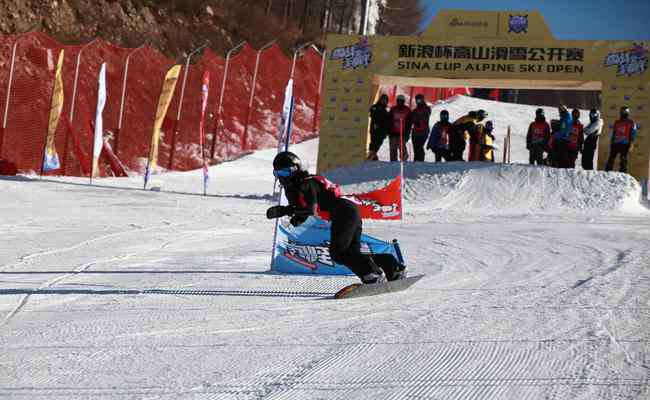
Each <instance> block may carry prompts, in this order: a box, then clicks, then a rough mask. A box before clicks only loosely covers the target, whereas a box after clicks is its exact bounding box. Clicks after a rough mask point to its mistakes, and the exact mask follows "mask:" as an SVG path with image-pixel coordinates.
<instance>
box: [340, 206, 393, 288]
mask: <svg viewBox="0 0 650 400" xmlns="http://www.w3.org/2000/svg"><path fill="white" fill-rule="evenodd" d="M330 219H331V222H332V228H331V238H330V257H332V261H334V262H336V263H338V264H343V265H345V266H346V267H348V268H349V269H350V270H351V271H352V272H354V274H355V275H357V276H358V277H359V278H362V277H363V276H364V275H367V274H369V273H371V272H378V271H379V269H381V270H383V271H384V273H385V274H386V277H387V278H388V279H390V278H391V277H392V276H393V273H394V271H395V269H396V268H397V266H398V265H399V263H398V262H397V260H396V259H395V257H393V256H392V255H391V254H377V255H373V256H371V255H370V254H363V253H361V231H362V222H361V215H360V214H359V209H358V208H357V206H356V205H355V204H354V203H353V202H351V201H350V200H347V199H339V200H338V201H337V204H336V205H335V207H334V210H332V212H331V213H330Z"/></svg>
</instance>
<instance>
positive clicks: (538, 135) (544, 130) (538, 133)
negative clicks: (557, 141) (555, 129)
mask: <svg viewBox="0 0 650 400" xmlns="http://www.w3.org/2000/svg"><path fill="white" fill-rule="evenodd" d="M550 139H551V127H550V126H549V124H548V122H546V116H545V115H544V110H543V109H541V108H538V109H537V110H535V121H533V122H531V123H530V125H529V126H528V134H527V135H526V149H528V162H529V163H530V165H535V164H537V165H544V164H545V163H544V150H548V146H549V144H550V143H549V141H550Z"/></svg>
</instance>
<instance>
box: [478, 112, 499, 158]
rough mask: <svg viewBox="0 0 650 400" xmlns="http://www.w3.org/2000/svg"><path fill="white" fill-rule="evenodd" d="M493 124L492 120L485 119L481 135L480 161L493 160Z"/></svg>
mask: <svg viewBox="0 0 650 400" xmlns="http://www.w3.org/2000/svg"><path fill="white" fill-rule="evenodd" d="M492 131H494V124H493V123H492V121H487V122H486V123H485V127H484V128H483V129H482V135H481V156H480V158H479V160H480V161H488V162H494V139H495V138H494V135H493V134H492Z"/></svg>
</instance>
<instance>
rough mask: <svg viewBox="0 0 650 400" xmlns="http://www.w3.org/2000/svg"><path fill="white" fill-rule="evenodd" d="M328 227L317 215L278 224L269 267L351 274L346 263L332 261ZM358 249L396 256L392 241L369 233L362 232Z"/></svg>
mask: <svg viewBox="0 0 650 400" xmlns="http://www.w3.org/2000/svg"><path fill="white" fill-rule="evenodd" d="M330 227H331V225H330V223H329V222H328V221H325V220H322V219H320V218H317V217H310V218H309V219H308V220H307V221H305V223H304V224H302V225H300V226H299V227H293V226H291V225H288V226H283V225H282V224H280V225H279V226H278V230H277V241H276V244H275V252H274V258H273V262H272V265H271V270H272V271H277V272H283V273H288V274H316V275H354V274H353V273H352V271H350V270H349V269H348V268H347V267H346V266H344V265H341V264H337V263H335V262H333V261H332V258H331V257H330V252H329V241H330ZM361 252H362V253H365V254H382V253H387V254H392V255H393V256H395V258H398V257H397V253H396V251H395V247H394V246H393V245H392V244H391V243H388V242H385V241H383V240H379V239H376V238H373V237H372V236H368V235H361Z"/></svg>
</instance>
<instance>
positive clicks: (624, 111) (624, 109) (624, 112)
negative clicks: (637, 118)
mask: <svg viewBox="0 0 650 400" xmlns="http://www.w3.org/2000/svg"><path fill="white" fill-rule="evenodd" d="M629 117H630V108H629V107H628V106H623V107H621V118H623V119H625V118H629Z"/></svg>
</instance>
